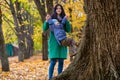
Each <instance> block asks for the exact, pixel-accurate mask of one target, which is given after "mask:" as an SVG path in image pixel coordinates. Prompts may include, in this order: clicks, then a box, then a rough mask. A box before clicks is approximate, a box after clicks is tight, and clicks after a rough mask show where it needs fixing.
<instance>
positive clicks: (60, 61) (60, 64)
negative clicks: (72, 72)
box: [58, 58, 64, 74]
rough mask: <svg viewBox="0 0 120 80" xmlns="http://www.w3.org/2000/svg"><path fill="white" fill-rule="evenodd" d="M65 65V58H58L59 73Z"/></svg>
mask: <svg viewBox="0 0 120 80" xmlns="http://www.w3.org/2000/svg"><path fill="white" fill-rule="evenodd" d="M63 65H64V59H62V58H60V59H58V74H60V73H61V72H62V70H63Z"/></svg>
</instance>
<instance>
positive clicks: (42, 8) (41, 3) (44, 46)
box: [34, 0, 53, 60]
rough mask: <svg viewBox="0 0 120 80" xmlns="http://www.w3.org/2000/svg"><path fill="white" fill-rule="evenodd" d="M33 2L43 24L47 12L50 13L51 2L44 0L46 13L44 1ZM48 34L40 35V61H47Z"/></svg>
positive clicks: (35, 0)
mask: <svg viewBox="0 0 120 80" xmlns="http://www.w3.org/2000/svg"><path fill="white" fill-rule="evenodd" d="M34 2H35V4H36V6H37V9H38V11H39V15H40V16H41V20H42V22H43V23H44V21H45V16H46V14H47V12H48V13H49V14H51V13H52V9H53V0H46V5H47V12H46V11H45V0H34ZM48 33H49V31H47V32H43V33H42V54H43V55H42V59H43V60H48V35H49V34H48Z"/></svg>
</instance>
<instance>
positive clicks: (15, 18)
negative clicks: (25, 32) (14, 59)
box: [9, 0, 24, 61]
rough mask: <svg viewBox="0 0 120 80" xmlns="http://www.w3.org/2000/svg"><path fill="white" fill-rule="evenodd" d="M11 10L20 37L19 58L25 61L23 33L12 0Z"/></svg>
mask: <svg viewBox="0 0 120 80" xmlns="http://www.w3.org/2000/svg"><path fill="white" fill-rule="evenodd" d="M9 6H10V10H11V13H12V16H13V20H14V25H15V30H16V35H17V38H18V46H19V50H20V51H19V53H18V59H19V61H24V52H23V50H24V49H23V47H22V46H23V40H21V39H22V34H21V29H20V28H19V23H18V19H17V14H16V12H15V8H14V6H13V3H12V0H10V4H9Z"/></svg>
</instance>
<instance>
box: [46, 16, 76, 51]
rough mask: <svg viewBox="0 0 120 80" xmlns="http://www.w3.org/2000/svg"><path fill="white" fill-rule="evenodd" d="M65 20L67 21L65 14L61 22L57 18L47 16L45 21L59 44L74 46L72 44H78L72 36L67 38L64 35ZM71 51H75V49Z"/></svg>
mask: <svg viewBox="0 0 120 80" xmlns="http://www.w3.org/2000/svg"><path fill="white" fill-rule="evenodd" d="M66 21H67V16H65V17H64V18H63V19H62V21H61V22H59V21H58V20H57V19H52V18H49V19H48V21H47V22H48V24H49V28H50V31H52V32H53V33H54V35H55V38H56V40H57V42H58V43H59V45H62V46H70V47H72V48H74V45H76V46H78V44H77V43H76V42H75V41H74V40H73V39H72V38H68V37H67V36H66V32H65V30H64V25H65V23H66ZM73 52H74V53H75V51H73Z"/></svg>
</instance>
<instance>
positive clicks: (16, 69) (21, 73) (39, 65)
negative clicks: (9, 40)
mask: <svg viewBox="0 0 120 80" xmlns="http://www.w3.org/2000/svg"><path fill="white" fill-rule="evenodd" d="M9 63H10V71H9V72H2V71H1V64H0V80H48V67H49V60H47V61H42V57H41V55H34V56H33V57H31V58H30V59H27V60H25V61H24V62H18V57H17V56H16V57H10V58H9ZM69 63H70V60H69V58H68V59H67V60H65V64H64V69H65V68H66V67H67V66H68V65H69ZM56 75H57V64H56V66H55V72H54V76H56Z"/></svg>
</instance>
